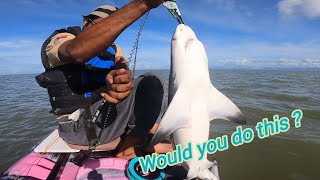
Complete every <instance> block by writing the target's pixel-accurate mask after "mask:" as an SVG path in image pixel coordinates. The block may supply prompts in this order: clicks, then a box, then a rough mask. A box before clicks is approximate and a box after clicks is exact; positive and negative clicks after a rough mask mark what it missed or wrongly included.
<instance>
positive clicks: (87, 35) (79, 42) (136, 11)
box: [58, 0, 162, 63]
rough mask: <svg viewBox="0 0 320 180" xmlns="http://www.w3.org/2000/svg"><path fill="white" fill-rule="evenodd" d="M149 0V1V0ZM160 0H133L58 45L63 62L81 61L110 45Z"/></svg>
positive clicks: (160, 0) (157, 4)
mask: <svg viewBox="0 0 320 180" xmlns="http://www.w3.org/2000/svg"><path fill="white" fill-rule="evenodd" d="M149 1H150V2H149ZM151 2H152V3H151ZM161 2H162V0H135V1H132V2H130V3H129V4H127V5H126V6H124V7H123V8H121V9H119V10H118V11H116V12H114V13H113V14H111V15H110V16H109V17H108V18H105V19H103V20H102V21H100V22H99V23H97V24H96V25H94V26H92V27H90V28H88V29H86V30H84V31H83V32H81V33H80V34H79V35H78V36H76V38H74V39H72V40H70V41H66V42H64V43H63V44H62V45H61V46H60V47H59V51H58V53H59V58H60V60H61V61H63V62H74V63H83V62H86V61H88V60H89V59H91V58H92V57H94V56H96V55H97V54H99V53H100V52H102V51H103V50H104V49H105V48H106V47H108V46H110V45H111V44H112V43H113V42H114V41H115V39H116V38H117V37H118V36H119V35H120V34H121V33H122V32H123V31H124V30H125V29H126V28H127V27H128V26H130V25H131V24H132V23H133V22H135V21H136V20H137V19H139V18H140V17H141V16H142V15H143V14H145V13H146V12H147V11H149V10H151V9H152V8H155V7H158V6H159V5H160V4H161Z"/></svg>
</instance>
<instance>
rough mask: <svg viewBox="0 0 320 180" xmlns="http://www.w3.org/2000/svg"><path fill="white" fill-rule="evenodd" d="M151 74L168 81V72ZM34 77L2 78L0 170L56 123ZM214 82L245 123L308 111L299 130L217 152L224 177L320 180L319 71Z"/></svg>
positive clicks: (236, 74) (215, 73)
mask: <svg viewBox="0 0 320 180" xmlns="http://www.w3.org/2000/svg"><path fill="white" fill-rule="evenodd" d="M143 72H144V71H138V74H139V73H143ZM152 72H155V73H156V74H158V75H160V76H161V77H162V78H163V79H164V80H165V82H166V83H167V82H168V80H167V79H168V74H169V71H168V70H157V71H153V70H152ZM190 73H191V72H190ZM194 73H196V72H194ZM34 76H35V75H5V76H0V82H1V83H0V90H1V93H0V132H1V133H0V134H1V136H0V172H2V171H4V170H5V169H6V168H8V167H9V166H10V165H11V164H12V163H14V162H15V161H17V160H18V159H19V158H21V157H23V156H24V155H26V154H27V153H29V152H30V151H31V149H32V148H33V147H34V146H35V145H37V144H38V143H39V142H40V141H41V140H42V139H43V138H44V137H45V136H46V135H48V134H49V133H50V132H51V131H52V130H53V129H55V128H56V127H57V126H56V123H55V120H54V117H53V116H52V115H51V114H50V113H49V110H50V106H49V102H48V97H47V94H46V90H45V89H42V88H41V87H39V86H38V84H37V83H36V81H35V79H34ZM211 80H212V82H213V84H214V86H215V87H216V88H217V89H219V90H220V91H221V92H222V93H224V94H225V95H226V96H227V97H229V98H230V99H231V100H232V101H233V102H235V104H237V105H238V107H239V108H240V109H241V110H242V112H243V113H244V115H245V116H246V117H247V121H248V125H246V126H244V127H250V128H253V129H254V126H255V125H256V123H257V122H259V121H261V120H262V119H263V118H269V119H272V117H273V115H275V114H278V115H279V116H280V117H284V116H286V117H290V115H291V113H292V111H293V110H295V109H301V110H302V111H303V113H304V116H303V118H302V120H301V123H302V126H301V128H298V129H297V128H295V127H294V121H293V119H292V118H290V122H291V128H290V129H289V131H288V132H286V133H281V134H279V135H276V136H272V137H269V138H265V139H259V138H257V137H256V138H255V139H254V141H253V142H251V143H249V144H244V145H242V146H239V147H232V146H231V143H229V144H230V148H229V149H228V150H226V151H223V152H217V153H216V154H214V157H215V158H217V159H218V161H219V162H220V174H221V177H222V180H233V179H244V180H248V179H252V180H260V179H263V180H264V179H265V180H277V179H279V180H282V179H284V180H286V179H297V180H304V179H306V180H319V179H320V71H293V70H292V71H286V70H277V71H262V70H259V71H257V70H211ZM236 126H237V125H235V124H232V123H229V122H225V121H220V120H218V121H214V122H213V123H211V137H212V138H215V137H217V136H221V135H224V134H227V135H231V133H232V132H234V131H235V128H236ZM209 158H213V157H212V156H209Z"/></svg>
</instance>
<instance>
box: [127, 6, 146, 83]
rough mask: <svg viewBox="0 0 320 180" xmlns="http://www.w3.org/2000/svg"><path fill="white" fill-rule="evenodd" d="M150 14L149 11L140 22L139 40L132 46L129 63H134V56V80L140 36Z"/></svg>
mask: <svg viewBox="0 0 320 180" xmlns="http://www.w3.org/2000/svg"><path fill="white" fill-rule="evenodd" d="M149 13H150V11H148V12H147V13H146V14H145V15H144V17H143V18H142V19H141V21H140V28H139V31H138V34H137V38H136V41H135V42H134V45H133V46H132V50H131V53H130V57H129V59H128V60H129V61H128V63H130V62H131V61H132V57H133V55H134V61H133V69H132V78H134V73H135V70H136V64H137V54H138V48H139V40H140V36H141V33H142V30H143V28H144V25H145V23H146V22H147V19H148V17H149Z"/></svg>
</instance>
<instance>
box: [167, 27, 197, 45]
mask: <svg viewBox="0 0 320 180" xmlns="http://www.w3.org/2000/svg"><path fill="white" fill-rule="evenodd" d="M173 39H174V40H183V41H185V42H187V41H189V40H192V39H197V36H196V34H195V33H194V32H193V30H192V29H191V28H190V27H189V26H187V25H184V24H179V25H178V26H177V28H176V31H175V33H174V36H173Z"/></svg>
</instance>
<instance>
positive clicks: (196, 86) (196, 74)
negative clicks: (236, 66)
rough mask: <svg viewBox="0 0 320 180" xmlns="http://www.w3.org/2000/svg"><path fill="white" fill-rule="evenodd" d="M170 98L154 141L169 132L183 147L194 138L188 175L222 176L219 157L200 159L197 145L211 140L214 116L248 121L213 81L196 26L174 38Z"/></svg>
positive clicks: (212, 178)
mask: <svg viewBox="0 0 320 180" xmlns="http://www.w3.org/2000/svg"><path fill="white" fill-rule="evenodd" d="M168 98H169V103H170V104H169V107H168V109H167V111H166V113H165V114H164V116H163V118H162V120H161V122H160V124H159V127H158V130H157V132H156V133H155V135H154V137H153V139H152V141H151V144H152V145H154V144H157V143H159V142H160V141H161V140H163V139H164V138H166V137H168V136H170V137H171V139H172V141H173V144H175V145H181V146H182V148H186V147H187V145H188V143H190V142H191V143H192V145H193V147H192V152H193V159H191V160H189V161H185V162H183V166H184V167H185V168H186V169H188V175H187V179H193V178H200V179H209V180H219V175H218V173H217V172H218V170H217V163H216V161H214V162H210V161H208V160H207V154H205V157H204V158H203V159H202V160H198V158H199V157H200V153H199V152H198V151H197V149H196V147H195V146H196V144H201V143H203V142H206V141H208V139H209V128H210V121H211V120H213V119H224V120H228V121H231V122H235V123H238V124H245V123H246V120H245V117H244V115H243V114H242V112H241V111H240V110H239V108H238V107H237V106H236V105H235V104H234V103H233V102H232V101H231V100H230V99H228V98H227V97H226V96H224V95H223V94H222V93H221V92H219V91H218V90H217V89H216V88H215V87H214V86H213V85H212V83H211V80H210V76H209V68H208V58H207V54H206V51H205V48H204V46H203V44H202V43H201V42H200V41H199V40H198V38H197V37H196V35H195V33H194V32H193V30H192V29H191V28H190V27H188V26H186V25H183V24H180V25H179V26H178V27H177V29H176V31H175V33H174V35H173V38H172V43H171V69H170V79H169V97H168ZM211 167H212V171H210V170H209V168H211Z"/></svg>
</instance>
